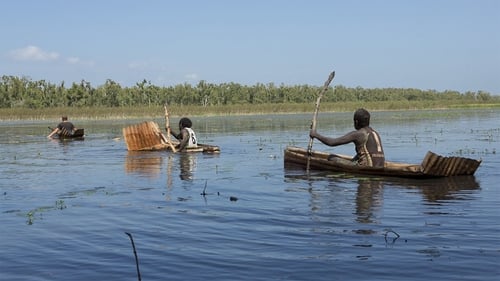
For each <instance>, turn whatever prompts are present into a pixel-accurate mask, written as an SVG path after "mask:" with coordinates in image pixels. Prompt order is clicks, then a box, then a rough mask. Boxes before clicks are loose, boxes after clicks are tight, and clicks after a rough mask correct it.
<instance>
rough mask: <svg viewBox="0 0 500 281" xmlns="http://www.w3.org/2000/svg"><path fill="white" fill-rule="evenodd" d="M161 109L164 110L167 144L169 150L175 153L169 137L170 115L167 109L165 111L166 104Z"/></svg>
mask: <svg viewBox="0 0 500 281" xmlns="http://www.w3.org/2000/svg"><path fill="white" fill-rule="evenodd" d="M163 109H165V128H166V129H167V140H166V141H167V143H168V145H169V146H170V149H172V152H174V153H175V152H177V150H176V149H175V146H174V144H173V143H172V139H171V137H170V135H171V131H170V114H169V113H168V109H167V104H165V105H164V106H163Z"/></svg>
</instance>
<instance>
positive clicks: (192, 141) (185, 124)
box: [167, 117, 198, 151]
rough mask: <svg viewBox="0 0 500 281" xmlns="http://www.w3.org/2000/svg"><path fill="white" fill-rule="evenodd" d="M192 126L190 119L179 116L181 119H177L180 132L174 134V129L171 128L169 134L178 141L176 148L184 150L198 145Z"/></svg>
mask: <svg viewBox="0 0 500 281" xmlns="http://www.w3.org/2000/svg"><path fill="white" fill-rule="evenodd" d="M192 126H193V122H191V119H189V118H187V117H183V118H181V120H179V130H180V133H179V134H176V133H175V132H174V131H172V130H171V131H170V132H171V134H172V135H173V136H174V137H175V138H176V139H178V140H179V141H180V142H179V144H178V145H177V146H176V149H177V150H179V151H183V150H184V151H185V150H186V149H188V148H196V147H198V140H197V139H196V134H195V132H194V131H193V129H192V128H191V127H192ZM167 131H168V128H167Z"/></svg>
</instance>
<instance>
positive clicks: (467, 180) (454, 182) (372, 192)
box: [285, 170, 480, 224]
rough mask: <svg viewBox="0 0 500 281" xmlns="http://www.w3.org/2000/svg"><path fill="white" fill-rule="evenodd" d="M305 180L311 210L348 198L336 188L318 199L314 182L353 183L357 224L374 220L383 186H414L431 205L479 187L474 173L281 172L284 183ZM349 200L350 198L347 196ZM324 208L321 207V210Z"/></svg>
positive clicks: (459, 197)
mask: <svg viewBox="0 0 500 281" xmlns="http://www.w3.org/2000/svg"><path fill="white" fill-rule="evenodd" d="M300 181H305V182H306V183H307V184H308V186H309V187H308V190H309V192H310V194H311V197H312V198H313V200H312V201H311V209H312V211H313V212H314V213H317V212H321V211H322V208H323V207H325V206H321V204H323V203H322V202H324V201H325V200H326V202H327V204H328V206H327V207H326V208H331V206H337V205H341V204H348V203H345V202H344V201H346V200H349V198H347V199H346V198H345V196H346V195H344V194H342V193H341V191H337V190H336V189H334V190H331V192H332V193H333V192H338V193H336V194H335V195H333V196H331V198H329V199H325V198H323V200H319V198H322V197H324V192H325V190H318V189H315V188H313V186H314V185H317V183H318V182H328V183H329V184H328V185H329V186H332V187H338V186H344V187H345V186H347V185H349V184H350V183H353V184H355V185H356V187H357V189H356V194H355V202H354V203H355V211H354V212H355V215H356V221H357V222H358V223H363V224H369V223H374V222H376V214H377V212H378V210H380V209H381V208H382V206H383V203H384V196H383V191H384V189H385V188H387V187H393V188H403V189H417V190H419V191H420V192H421V194H422V195H423V198H424V201H425V202H429V203H432V204H439V202H443V201H449V200H470V199H472V197H470V196H469V194H468V193H467V192H465V191H468V190H477V189H479V188H480V186H479V183H478V182H477V181H476V178H475V177H474V176H459V177H446V178H437V179H426V180H422V179H400V178H380V177H363V178H353V177H352V176H349V175H346V174H335V173H315V174H309V175H306V174H304V172H303V171H302V172H298V173H293V171H292V172H291V171H290V170H289V171H286V172H285V182H288V183H290V182H295V183H297V182H300ZM342 196H344V197H342ZM350 201H351V202H352V198H350ZM323 211H324V210H323Z"/></svg>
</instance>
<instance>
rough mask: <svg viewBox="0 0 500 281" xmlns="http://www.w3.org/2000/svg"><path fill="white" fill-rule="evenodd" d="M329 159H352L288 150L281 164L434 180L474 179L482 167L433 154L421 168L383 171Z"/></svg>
mask: <svg viewBox="0 0 500 281" xmlns="http://www.w3.org/2000/svg"><path fill="white" fill-rule="evenodd" d="M331 156H335V157H339V158H342V159H350V158H351V157H350V156H346V155H338V154H330V153H326V152H321V151H312V152H311V155H308V152H307V150H306V149H304V148H300V147H295V146H288V147H286V148H285V151H284V164H285V168H287V167H301V168H304V169H305V168H306V167H307V162H308V161H309V168H310V169H312V170H323V171H332V172H348V173H353V174H362V175H377V176H389V177H405V178H436V177H446V176H456V175H473V174H474V172H475V171H476V169H477V168H478V167H479V164H480V163H481V161H479V160H474V159H468V158H460V157H442V156H439V155H437V154H435V153H433V152H428V153H427V155H426V158H424V161H423V162H422V164H408V163H398V162H391V161H386V163H385V167H383V168H377V167H366V166H359V165H351V164H343V163H342V161H330V160H329V159H328V158H329V157H331ZM308 158H309V160H308ZM427 158H428V159H427ZM426 159H427V160H426ZM443 159H444V160H443ZM431 160H432V161H431ZM443 167H444V168H443Z"/></svg>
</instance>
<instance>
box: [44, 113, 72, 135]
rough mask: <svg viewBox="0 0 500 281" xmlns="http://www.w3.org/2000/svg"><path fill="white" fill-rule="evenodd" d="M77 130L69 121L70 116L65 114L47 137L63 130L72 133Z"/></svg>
mask: <svg viewBox="0 0 500 281" xmlns="http://www.w3.org/2000/svg"><path fill="white" fill-rule="evenodd" d="M75 131H76V127H75V125H73V123H71V122H70V121H68V116H66V115H64V116H62V117H61V123H59V124H58V125H57V127H56V128H54V130H52V132H50V134H49V135H48V136H47V138H52V137H53V136H54V135H56V134H60V133H63V132H64V133H65V134H68V135H72V134H73V133H74V132H75Z"/></svg>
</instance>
